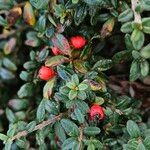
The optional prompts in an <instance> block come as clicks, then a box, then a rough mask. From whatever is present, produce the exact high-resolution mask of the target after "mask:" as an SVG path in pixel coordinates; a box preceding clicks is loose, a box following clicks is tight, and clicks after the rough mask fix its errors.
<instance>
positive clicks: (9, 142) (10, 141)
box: [4, 139, 12, 150]
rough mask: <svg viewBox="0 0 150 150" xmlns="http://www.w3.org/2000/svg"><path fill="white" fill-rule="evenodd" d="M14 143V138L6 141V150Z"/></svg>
mask: <svg viewBox="0 0 150 150" xmlns="http://www.w3.org/2000/svg"><path fill="white" fill-rule="evenodd" d="M11 145H12V140H11V139H8V140H7V142H6V143H5V147H4V150H10V149H11Z"/></svg>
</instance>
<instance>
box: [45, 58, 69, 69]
mask: <svg viewBox="0 0 150 150" xmlns="http://www.w3.org/2000/svg"><path fill="white" fill-rule="evenodd" d="M65 62H69V59H68V58H67V57H65V56H62V55H57V56H53V57H51V58H49V59H47V60H46V62H45V66H48V67H54V66H58V65H60V64H62V63H65Z"/></svg>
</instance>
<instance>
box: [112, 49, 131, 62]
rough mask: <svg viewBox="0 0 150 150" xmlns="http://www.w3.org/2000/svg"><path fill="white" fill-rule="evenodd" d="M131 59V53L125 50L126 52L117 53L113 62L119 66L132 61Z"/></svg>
mask: <svg viewBox="0 0 150 150" xmlns="http://www.w3.org/2000/svg"><path fill="white" fill-rule="evenodd" d="M131 58H132V55H131V51H128V50H125V51H120V52H118V53H116V54H115V55H114V56H113V58H112V60H113V62H115V63H116V64H118V63H122V62H126V61H130V60H131Z"/></svg>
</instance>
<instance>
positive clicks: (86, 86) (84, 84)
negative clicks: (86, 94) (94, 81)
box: [78, 83, 88, 91]
mask: <svg viewBox="0 0 150 150" xmlns="http://www.w3.org/2000/svg"><path fill="white" fill-rule="evenodd" d="M78 88H79V90H80V91H85V90H86V89H87V88H88V85H87V84H86V83H80V84H79V86H78Z"/></svg>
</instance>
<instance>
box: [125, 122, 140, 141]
mask: <svg viewBox="0 0 150 150" xmlns="http://www.w3.org/2000/svg"><path fill="white" fill-rule="evenodd" d="M127 131H128V133H129V135H130V136H131V137H132V138H137V137H139V136H140V134H141V133H140V129H139V127H138V125H137V124H136V123H135V122H134V121H132V120H129V121H128V122H127Z"/></svg>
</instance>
